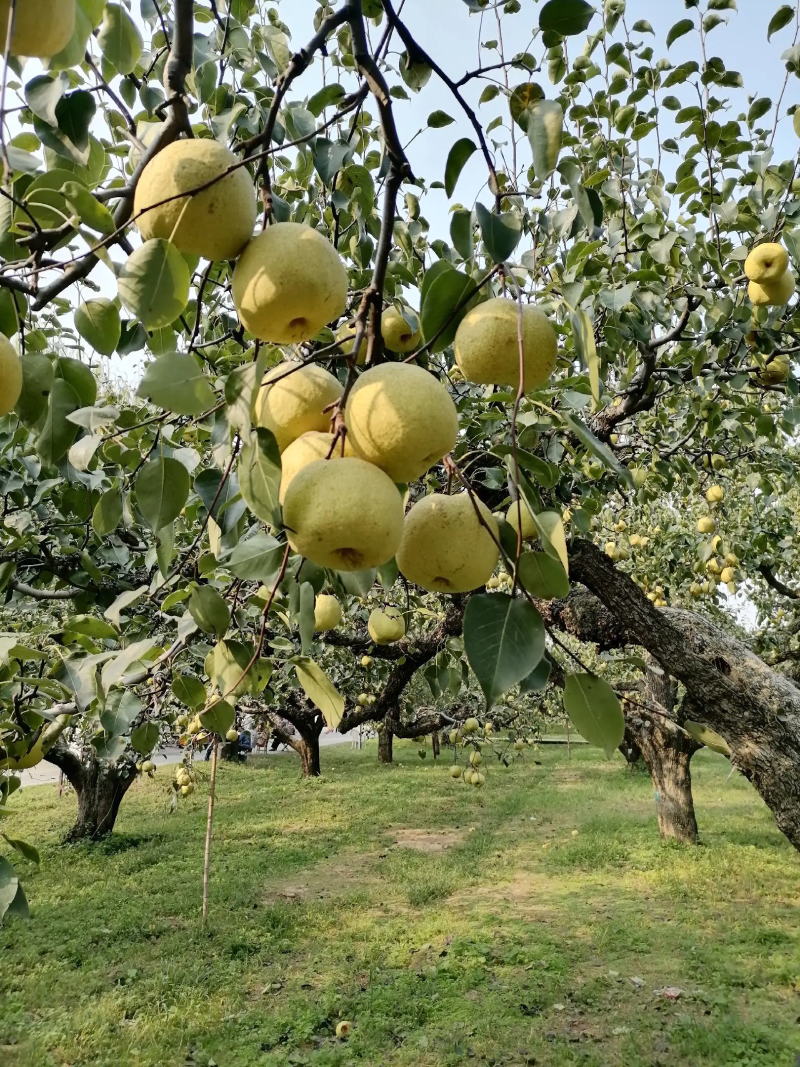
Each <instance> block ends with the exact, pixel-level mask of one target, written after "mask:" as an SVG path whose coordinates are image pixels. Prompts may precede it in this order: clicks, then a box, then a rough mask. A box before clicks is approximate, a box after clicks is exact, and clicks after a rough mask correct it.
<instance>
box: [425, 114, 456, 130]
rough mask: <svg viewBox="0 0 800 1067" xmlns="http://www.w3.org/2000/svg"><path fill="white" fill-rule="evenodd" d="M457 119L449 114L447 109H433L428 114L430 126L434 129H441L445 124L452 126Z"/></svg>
mask: <svg viewBox="0 0 800 1067" xmlns="http://www.w3.org/2000/svg"><path fill="white" fill-rule="evenodd" d="M453 122H455V119H454V118H452V117H451V116H450V115H448V114H447V112H446V111H432V112H431V113H430V115H428V126H430V128H431V129H432V130H441V129H442V128H443V127H444V126H450V125H451V124H452V123H453Z"/></svg>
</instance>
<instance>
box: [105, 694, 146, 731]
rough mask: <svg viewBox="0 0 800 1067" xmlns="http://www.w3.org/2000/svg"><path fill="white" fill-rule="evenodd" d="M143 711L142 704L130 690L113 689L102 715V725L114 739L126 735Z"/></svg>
mask: <svg viewBox="0 0 800 1067" xmlns="http://www.w3.org/2000/svg"><path fill="white" fill-rule="evenodd" d="M141 710H142V702H141V700H139V698H138V697H137V696H136V694H135V693H132V692H131V690H130V689H112V690H111V692H110V693H109V694H108V697H107V698H106V706H105V709H104V710H103V711H102V712H101V714H100V725H101V726H102V727H103V729H104V730H105V731H106V733H107V734H110V735H111V736H112V737H119V736H120V735H122V734H126V733H127V732H128V730H130V728H131V726H132V725H133V721H134V719H135V718H136V717H137V715H139V714H140V712H141Z"/></svg>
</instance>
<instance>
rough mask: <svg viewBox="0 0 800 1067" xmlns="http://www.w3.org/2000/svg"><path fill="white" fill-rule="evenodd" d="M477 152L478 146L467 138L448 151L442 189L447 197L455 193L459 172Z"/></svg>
mask: <svg viewBox="0 0 800 1067" xmlns="http://www.w3.org/2000/svg"><path fill="white" fill-rule="evenodd" d="M477 151H478V146H477V145H476V144H475V142H474V141H471V140H470V139H469V137H462V138H461V140H460V141H456V143H455V144H454V145H453V147H452V148H451V149H450V154H449V155H448V157H447V163H446V164H445V168H444V188H445V192H446V193H447V195H448V196H452V195H453V193H454V192H455V188H456V185H457V183H458V179H459V178H460V177H461V171H462V170H463V169H464V167H465V166H466V164H467V160H468V159H469V158H470V156H472V155H473V154H474V153H475V152H477Z"/></svg>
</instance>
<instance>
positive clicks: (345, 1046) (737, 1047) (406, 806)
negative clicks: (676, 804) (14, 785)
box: [0, 745, 800, 1067]
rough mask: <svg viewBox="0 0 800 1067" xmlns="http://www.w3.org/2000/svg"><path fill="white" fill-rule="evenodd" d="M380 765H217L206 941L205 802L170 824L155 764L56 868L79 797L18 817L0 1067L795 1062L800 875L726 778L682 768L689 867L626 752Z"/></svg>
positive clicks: (47, 793) (370, 756) (329, 756)
mask: <svg viewBox="0 0 800 1067" xmlns="http://www.w3.org/2000/svg"><path fill="white" fill-rule="evenodd" d="M397 747H398V752H397V755H398V759H399V762H400V763H401V764H403V766H397V765H395V766H393V767H388V768H386V767H379V766H378V765H377V761H376V753H375V750H374V747H372V746H370V747H368V748H367V749H366V750H365V751H364V752H351V751H348V750H346V749H343V748H338V749H335V750H329V751H328V752H326V753H325V757H324V764H325V767H324V769H325V772H326V773H325V777H324V778H323V779H321V780H319V781H316V782H306V783H302V782H300V781H299V779H298V776H297V774H298V772H297V767H296V765H295V763H294V762H293V761H291V762H290V761H289V760H279V761H266V760H260V761H258V760H257V761H255V762H254V764H253V765H251V766H247V767H244V768H239V767H232V766H225V765H224V766H222V767H221V769H220V782H219V807H218V820H217V826H216V831H217V832H216V838H215V843H214V852H213V858H214V866H213V872H212V883H211V885H212V898H211V899H212V905H211V920H212V921H211V926H210V929H209V931H208V933H207V934H203V933H201V931H200V929H199V921H198V919H199V909H200V897H201V869H202V856H203V832H204V822H205V818H204V814H205V812H204V809H205V803H206V797H205V787H204V785H203V784H201V785H200V786H199V788H198V790H197V792H196V793H195V794H194V795H193V796H192V797H191V798H190V799H189V801H188V802H187V803H182V804H181V806H180V808H179V810H178V812H177V813H176V814H175V815H172V816H170V815H168V813H167V804H166V784H167V778H168V772H166V771H165V773H164V774H163V775H159V776H157V779H156V781H155V782H149V781H147V782H140V783H137V785H136V786H135V787H134V790H133V792H132V794H131V795H130V797H129V798H128V799H126V801H125V803H124V804H123V808H122V814H121V817H120V820H119V824H118V825H119V829H118V833H117V834H115V835H114V837H113V838H111V839H110V840H109V841H107V842H105V843H102V844H97V845H81V846H73V847H71V848H62V847H60V846H58V845H57V841H58V837H59V835H60V834H61V833H63V831H64V830H65V829H66V828H67V826H68V825H69V823H70V820H71V817H72V815H73V810H74V808H73V805H74V799H73V798H71V797H68V796H67V797H65V798H64V799H62V800H61V801H58V800H57V798H56V791H55V789H54V788H53V787H52V786H46V787H43V788H41V789H26V790H25V791H24V795H22V796H19V795H17V796H15V797H14V798H12V801H11V807H12V808H13V810H14V817H12V818H10V819H6V820H5V825H4V829H5V830H6V832H7V833H9V834H10V835H13V836H19V837H23V838H27V839H28V840H32V841H34V842H38V843H40V844H42V845H43V855H42V868H41V870H40V871H39V872H37V871H36V870H35V869H34V868H31V867H30V865H29V864H25V863H24V862H23V863H20V867H25V868H27V869H26V871H25V880H26V886H27V890H28V896H29V898H30V900H31V905H32V911H33V921H32V923H31V924H29V925H24V924H22V923H20V922H18V921H17V920H11V921H9V922H8V923H7V925H6V926H5V927H3V928H2V929H0V960H2V966H0V1063H1V1064H2V1065H3V1067H55V1065H58V1067H67V1065H69V1067H90V1065H91V1067H110V1065H112V1064H114V1065H117V1064H120V1065H124V1067H199V1065H203V1067H211V1064H213V1063H215V1064H217V1065H218V1067H251V1065H256V1064H257V1065H259V1067H290V1065H291V1067H294V1065H298V1067H302V1065H308V1067H350V1065H370V1067H384V1065H386V1067H411V1065H414V1067H456V1065H460V1064H476V1065H477V1064H486V1065H495V1067H499V1065H506V1067H525V1065H530V1064H536V1065H538V1067H567V1065H574V1064H580V1065H585V1067H623V1065H624V1067H696V1065H713V1067H784V1065H786V1067H794V1065H795V1058H796V1056H797V1055H798V1053H800V1035H799V1034H798V1027H797V1019H798V1016H799V1015H800V932H799V931H800V925H799V924H798V918H800V914H799V911H800V909H799V908H798V904H800V894H799V893H798V890H800V862H799V861H798V857H797V855H796V854H795V853H794V852H793V850H792V849H791V848H790V847H789V846H788V845H787V844H786V843H785V841H784V839H783V838H782V837H781V835H780V834H779V833H778V832H777V831H776V830H775V828H774V826H773V823H772V819H771V816H770V814H769V812H768V811H767V810H766V809H765V808H764V807H763V805H762V804H761V802H760V800H759V798H758V797H757V796H756V794H755V793H754V792H753V791H752V790H751V789H750V787H749V786H748V785H747V783H746V782H744V781H743V780H742V779H741V778H739V777H738V776H734V777H733V778H731V779H730V780H728V781H726V777H727V773H728V770H729V767H728V764H727V763H726V762H725V761H724V760H722V759H721V758H720V757H715V756H713V755H711V754H708V753H702V754H701V755H700V756H699V757H696V759H695V769H696V781H697V789H696V797H697V807H698V818H699V821H700V826H701V831H702V835H703V840H704V845H703V847H701V848H695V849H691V848H686V847H681V846H665V845H662V844H660V842H659V841H658V837H657V832H656V826H655V813H654V811H653V806H652V797H651V789H650V783H649V780H648V779H647V778H645V777H642V776H639V775H631V774H630V773H629V772H627V771H626V770H625V769H624V766H623V761H622V759H621V757H618V758H616V759H615V760H614V761H612V762H610V763H606V762H605V761H604V760H602V758H599V757H598V756H597V754H596V753H595V752H594V751H593V750H586V749H583V748H581V749H577V748H576V749H575V750H573V757H572V760H571V761H568V760H567V756H566V752H565V751H564V750H563V749H555V750H553V749H551V748H546V749H544V750H543V751H542V752H541V753H539V754H537V757H536V758H537V759H541V760H542V766H535V765H534V764H533V760H532V757H531V755H530V753H528V754H527V762H520V763H518V764H516V765H515V766H513V767H512V768H510V769H509V770H505V769H503V768H492V767H490V769H489V773H488V776H487V777H488V780H487V785H486V787H485V789H484V790H483V791H482V792H476V791H475V790H473V789H471V788H470V787H464V786H463V785H462V784H460V783H456V782H453V780H452V779H451V778H450V777H449V775H448V773H447V769H448V765H449V763H450V760H449V758H448V757H446V756H445V757H443V759H442V761H440V763H439V765H438V766H435V765H431V764H430V763H428V762H427V761H426V762H425V763H421V762H420V761H418V760H417V757H416V756H415V755H414V753H415V750H416V746H412V745H408V746H405V745H398V746H397ZM340 1019H349V1020H352V1021H353V1023H354V1031H353V1035H352V1037H351V1038H350V1040H349V1042H347V1043H340V1042H337V1041H336V1039H335V1037H334V1033H333V1032H334V1028H335V1025H336V1022H337V1021H338V1020H340Z"/></svg>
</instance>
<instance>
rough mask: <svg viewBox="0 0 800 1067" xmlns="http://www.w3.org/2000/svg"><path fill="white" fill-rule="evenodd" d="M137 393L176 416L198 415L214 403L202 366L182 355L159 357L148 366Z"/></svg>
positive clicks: (196, 360)
mask: <svg viewBox="0 0 800 1067" xmlns="http://www.w3.org/2000/svg"><path fill="white" fill-rule="evenodd" d="M136 393H137V396H142V397H145V398H147V399H150V400H152V401H153V403H154V404H158V406H159V407H161V408H166V409H167V411H174V412H175V413H176V414H177V415H200V414H202V412H204V411H207V410H208V409H209V408H211V407H213V406H214V402H215V401H216V394H215V393H214V390H213V388H212V386H211V382H210V381H209V378H208V375H207V374H206V372H205V371H204V369H203V365H202V363H200V361H199V360H198V359H196V358H195V357H194V356H190V355H188V354H187V353H182V352H176V353H171V354H168V355H164V356H161V357H160V358H159V359H157V360H155V361H154V362H153V363H150V364H149V365H148V367H147V369H146V370H145V372H144V377H143V378H142V380H141V382H140V383H139V388H138V389H137V390H136Z"/></svg>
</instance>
